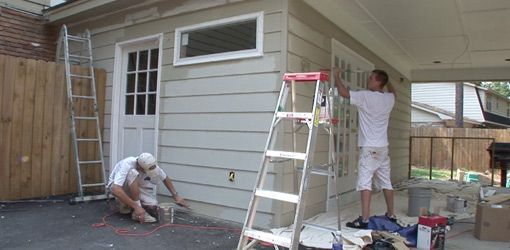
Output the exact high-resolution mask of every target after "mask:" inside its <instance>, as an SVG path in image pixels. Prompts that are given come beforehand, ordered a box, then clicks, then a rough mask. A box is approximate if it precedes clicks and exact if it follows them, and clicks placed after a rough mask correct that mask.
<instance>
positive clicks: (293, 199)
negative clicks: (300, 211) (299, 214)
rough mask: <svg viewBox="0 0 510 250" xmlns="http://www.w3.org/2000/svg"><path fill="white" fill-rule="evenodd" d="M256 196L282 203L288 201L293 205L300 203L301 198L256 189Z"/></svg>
mask: <svg viewBox="0 0 510 250" xmlns="http://www.w3.org/2000/svg"><path fill="white" fill-rule="evenodd" d="M255 195H256V196H260V197H265V198H269V199H274V200H280V201H286V202H292V203H298V201H299V196H298V195H295V194H288V193H282V192H276V191H271V190H263V189H258V188H257V189H256V190H255Z"/></svg>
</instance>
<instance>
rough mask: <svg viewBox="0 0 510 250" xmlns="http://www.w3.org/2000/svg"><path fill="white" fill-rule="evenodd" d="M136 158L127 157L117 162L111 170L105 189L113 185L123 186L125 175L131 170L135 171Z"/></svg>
mask: <svg viewBox="0 0 510 250" xmlns="http://www.w3.org/2000/svg"><path fill="white" fill-rule="evenodd" d="M136 165H137V163H136V157H128V158H126V159H124V160H122V161H119V162H118V163H117V164H115V166H114V167H113V169H112V172H111V173H110V178H108V185H106V187H107V188H111V187H112V185H113V184H116V185H119V186H121V187H122V186H123V185H124V182H126V178H127V175H128V173H129V171H130V170H131V169H136Z"/></svg>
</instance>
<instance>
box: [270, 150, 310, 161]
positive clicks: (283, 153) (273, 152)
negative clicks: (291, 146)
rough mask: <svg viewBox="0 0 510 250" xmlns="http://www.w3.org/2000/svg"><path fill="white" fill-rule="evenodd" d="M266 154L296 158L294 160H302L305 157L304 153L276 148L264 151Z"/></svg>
mask: <svg viewBox="0 0 510 250" xmlns="http://www.w3.org/2000/svg"><path fill="white" fill-rule="evenodd" d="M266 156H269V157H280V158H287V159H296V160H303V161H304V160H305V159H306V154H305V153H298V152H286V151H276V150H268V151H267V152H266Z"/></svg>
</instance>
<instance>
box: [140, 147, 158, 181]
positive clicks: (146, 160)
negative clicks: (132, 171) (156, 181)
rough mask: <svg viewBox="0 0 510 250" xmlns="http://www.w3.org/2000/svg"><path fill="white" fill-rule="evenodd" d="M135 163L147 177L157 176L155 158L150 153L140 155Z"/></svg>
mask: <svg viewBox="0 0 510 250" xmlns="http://www.w3.org/2000/svg"><path fill="white" fill-rule="evenodd" d="M136 161H137V162H138V165H140V167H142V168H143V170H144V171H145V173H146V174H147V175H148V176H149V177H151V178H153V177H156V176H157V175H158V172H159V167H158V166H157V165H156V158H154V156H153V155H152V154H151V153H141V154H140V155H139V156H138V158H137V159H136Z"/></svg>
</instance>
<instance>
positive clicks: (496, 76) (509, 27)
mask: <svg viewBox="0 0 510 250" xmlns="http://www.w3.org/2000/svg"><path fill="white" fill-rule="evenodd" d="M304 1H305V2H306V3H307V4H308V5H310V6H311V7H313V8H314V9H316V10H317V11H319V12H320V13H322V14H323V15H324V16H326V17H327V18H328V19H330V20H331V21H332V22H333V23H335V24H337V25H338V26H339V27H341V28H342V29H344V30H345V31H346V32H348V33H349V34H350V35H351V36H353V37H354V38H356V39H357V40H359V41H360V42H361V43H363V44H364V45H365V46H366V47H367V48H369V49H370V50H372V51H373V52H374V53H376V54H378V55H379V56H380V57H382V58H383V59H384V60H386V61H388V62H389V63H390V64H392V65H393V66H394V67H395V68H396V69H398V70H399V71H400V72H402V73H403V74H404V75H406V76H407V77H408V78H409V79H411V80H412V81H415V82H427V81H459V80H465V81H470V80H471V81H475V80H510V19H508V17H509V16H510V1H507V0H490V1H487V0H416V1H409V0H385V1H380V0H321V1H316V0H304Z"/></svg>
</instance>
